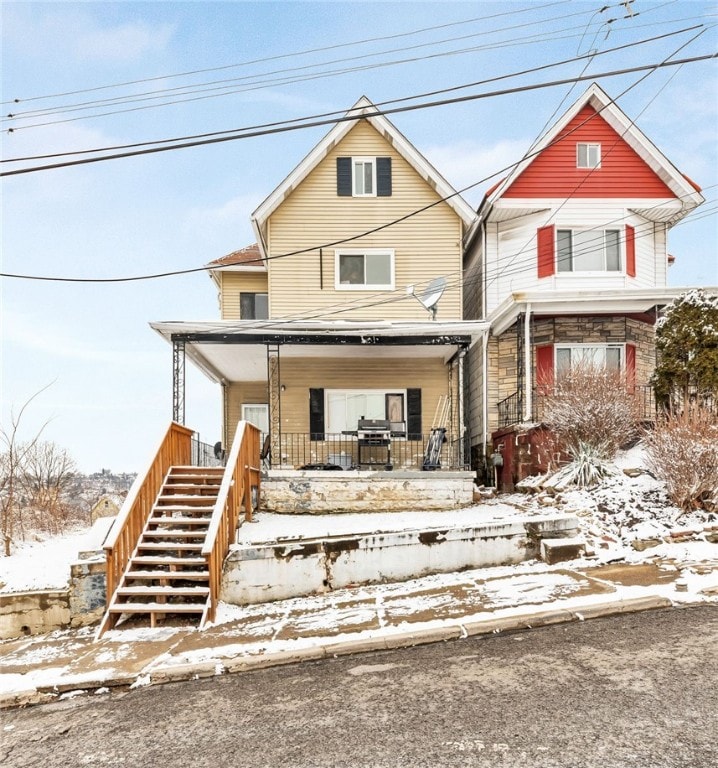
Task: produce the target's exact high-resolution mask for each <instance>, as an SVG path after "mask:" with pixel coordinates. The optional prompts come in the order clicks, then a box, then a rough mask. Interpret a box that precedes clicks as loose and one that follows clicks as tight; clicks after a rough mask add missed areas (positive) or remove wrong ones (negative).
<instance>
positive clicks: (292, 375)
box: [152, 98, 483, 469]
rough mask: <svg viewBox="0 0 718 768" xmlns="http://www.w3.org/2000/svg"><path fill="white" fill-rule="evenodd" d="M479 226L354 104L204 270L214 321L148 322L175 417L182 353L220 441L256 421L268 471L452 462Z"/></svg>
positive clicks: (461, 454) (462, 410)
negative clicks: (202, 380) (217, 424)
mask: <svg viewBox="0 0 718 768" xmlns="http://www.w3.org/2000/svg"><path fill="white" fill-rule="evenodd" d="M474 220H475V213H474V211H473V210H472V208H471V207H470V206H469V205H468V204H467V203H466V202H465V201H464V200H463V199H462V198H461V197H460V196H459V195H458V194H457V193H456V191H455V190H454V189H453V188H452V187H451V186H450V185H449V184H448V182H447V181H446V180H445V179H444V178H443V177H442V176H441V175H440V174H439V173H438V171H436V169H435V168H433V166H431V164H430V163H429V162H428V161H427V160H426V158H424V157H423V156H422V155H421V154H420V153H419V152H418V151H417V150H416V148H415V147H413V146H412V145H411V144H410V143H409V142H408V141H407V139H406V138H405V137H404V136H402V134H401V133H399V131H397V129H396V128H395V127H394V126H393V125H392V124H391V122H390V121H389V120H387V119H386V117H384V116H383V115H381V114H379V112H378V110H377V109H376V108H375V107H374V106H373V105H372V104H371V103H370V102H369V101H368V100H367V99H366V98H362V99H360V100H359V101H358V102H357V104H356V105H355V106H354V107H353V108H352V109H351V110H349V112H348V113H347V114H346V116H345V117H344V118H343V119H341V120H339V121H338V122H337V123H336V124H335V125H334V127H333V128H332V129H331V130H330V131H329V133H328V134H327V135H326V136H325V137H324V138H323V139H322V140H321V141H320V142H319V143H318V144H317V145H316V146H315V147H314V149H312V150H311V152H310V153H309V154H308V155H307V156H306V157H305V158H304V159H303V160H302V161H301V162H300V163H299V165H297V167H296V168H295V169H294V170H293V171H292V172H291V173H290V174H289V175H288V176H287V177H286V178H285V179H284V180H283V181H282V182H281V183H280V184H279V186H277V188H276V189H275V190H274V191H273V192H272V193H271V194H270V195H269V196H268V197H267V198H266V199H265V200H264V202H263V203H262V204H261V205H260V206H259V207H258V208H257V210H256V211H255V212H254V213H253V214H252V224H253V227H254V230H255V233H256V239H257V242H256V244H253V245H250V246H248V247H246V248H243V249H241V250H238V251H235V252H233V253H231V254H229V255H228V256H225V257H223V258H220V259H217V260H216V261H213V262H211V264H210V265H209V267H210V274H211V276H212V279H213V280H214V282H215V283H216V285H217V287H218V289H219V296H220V309H221V319H220V320H219V321H217V322H212V323H197V322H190V321H188V322H165V323H153V324H152V327H153V328H154V329H155V330H157V331H158V332H159V333H161V334H162V335H163V336H164V337H165V338H166V339H167V340H168V341H169V342H170V343H172V345H173V350H174V355H173V359H174V419H175V421H180V422H182V421H183V415H184V414H183V410H184V365H185V358H187V357H188V358H189V359H190V360H191V361H192V362H193V363H194V364H195V365H197V366H198V367H199V368H200V369H201V370H203V371H204V372H205V373H206V374H207V375H208V376H209V377H210V378H211V379H213V380H214V381H216V382H218V383H220V384H221V387H222V392H223V414H224V416H223V418H224V423H223V444H224V447H225V448H226V447H228V446H229V444H230V442H231V439H232V436H233V433H234V429H235V426H236V424H237V422H238V420H239V419H245V420H247V421H250V422H253V423H255V424H257V425H258V426H259V427H260V428H261V430H262V431H263V432H264V433H265V435H266V436H267V437H266V440H265V462H266V463H267V464H268V465H269V466H271V467H282V468H298V467H307V466H312V467H313V466H321V467H326V466H339V467H342V468H349V467H365V468H366V467H367V466H372V465H376V466H394V467H406V468H414V469H416V468H422V467H424V468H430V467H431V468H437V467H438V466H442V467H451V468H463V467H464V466H465V465H466V464H468V455H467V453H466V450H465V438H466V430H465V423H466V414H467V411H466V407H465V404H464V399H463V393H464V391H465V390H466V389H467V387H466V381H465V376H466V370H465V367H464V359H465V355H466V353H467V351H468V350H469V348H470V347H471V346H472V345H473V344H474V343H475V342H476V341H477V340H478V339H479V338H480V336H481V333H482V329H483V323H481V322H477V321H472V322H466V321H464V319H463V304H464V297H463V287H462V268H463V267H462V260H463V246H462V243H463V241H464V238H465V236H466V234H467V232H468V231H469V229H470V227H471V225H472V223H473V222H474ZM432 430H433V432H432ZM437 430H445V432H440V433H437ZM437 435H440V437H441V439H440V440H439V438H438V436H437ZM432 438H433V441H434V442H433V444H432ZM430 447H433V449H437V450H438V452H437V450H434V454H433V455H432V457H431V459H430V460H429V461H428V463H427V455H428V454H427V450H428V449H429V448H430Z"/></svg>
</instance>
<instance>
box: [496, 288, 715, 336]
mask: <svg viewBox="0 0 718 768" xmlns="http://www.w3.org/2000/svg"><path fill="white" fill-rule="evenodd" d="M689 290H691V289H690V288H686V287H680V288H659V289H656V288H638V289H635V290H623V291H621V292H620V293H617V292H616V291H568V290H562V291H522V292H520V293H514V294H512V295H511V296H509V297H508V298H506V299H504V301H502V302H501V304H499V306H498V307H496V309H495V310H494V311H493V312H492V313H491V315H490V317H489V322H490V324H491V333H492V335H493V336H499V335H501V334H502V333H503V332H504V331H506V330H507V329H508V328H510V327H511V326H512V325H513V324H514V323H515V322H516V318H517V317H518V316H519V314H520V313H521V312H523V311H525V308H526V306H527V305H528V304H530V305H531V311H532V312H533V314H562V315H590V314H606V313H609V312H619V313H624V312H645V311H647V310H648V309H650V308H651V307H654V306H656V305H665V304H670V303H671V302H672V301H673V300H674V299H677V298H678V297H679V296H681V295H682V294H684V293H685V292H686V291H689ZM704 290H706V291H708V292H711V291H713V290H714V289H712V288H704Z"/></svg>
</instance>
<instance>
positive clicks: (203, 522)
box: [148, 515, 210, 527]
mask: <svg viewBox="0 0 718 768" xmlns="http://www.w3.org/2000/svg"><path fill="white" fill-rule="evenodd" d="M209 520H210V518H209V517H181V516H180V515H178V516H177V517H171V516H168V515H160V516H158V517H151V518H150V519H149V520H148V523H149V524H150V525H196V526H198V527H199V526H204V527H206V526H208V525H209Z"/></svg>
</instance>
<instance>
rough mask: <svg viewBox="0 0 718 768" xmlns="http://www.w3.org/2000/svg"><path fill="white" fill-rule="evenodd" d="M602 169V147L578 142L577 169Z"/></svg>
mask: <svg viewBox="0 0 718 768" xmlns="http://www.w3.org/2000/svg"><path fill="white" fill-rule="evenodd" d="M600 167H601V145H600V144H586V143H582V142H578V143H577V144H576V168H600Z"/></svg>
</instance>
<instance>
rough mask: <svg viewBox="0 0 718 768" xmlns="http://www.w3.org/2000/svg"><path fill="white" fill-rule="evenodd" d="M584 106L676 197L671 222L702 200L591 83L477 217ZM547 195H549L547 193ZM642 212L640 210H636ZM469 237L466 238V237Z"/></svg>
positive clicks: (489, 195) (696, 189) (496, 189)
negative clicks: (597, 115) (676, 203)
mask: <svg viewBox="0 0 718 768" xmlns="http://www.w3.org/2000/svg"><path fill="white" fill-rule="evenodd" d="M586 107H591V108H592V109H593V110H594V111H595V112H597V113H598V114H599V115H600V117H601V118H602V119H603V120H604V121H605V122H606V123H607V124H608V125H609V126H610V128H612V129H613V130H614V131H615V132H616V133H617V134H618V135H619V136H620V137H621V138H622V139H623V141H625V143H626V144H627V145H628V147H630V149H631V150H633V151H634V152H635V153H636V154H637V155H638V157H639V158H640V159H641V160H643V162H644V163H645V164H646V165H647V166H648V168H650V170H651V171H653V173H654V174H655V175H656V176H657V177H658V179H660V181H661V182H662V183H663V184H664V185H665V187H666V188H667V190H668V191H670V193H671V194H672V195H674V196H675V198H677V199H678V201H679V203H680V206H679V208H677V209H674V212H673V213H672V215H671V216H670V219H669V220H670V222H671V223H674V222H675V221H677V220H678V219H680V218H682V217H683V216H685V215H686V214H687V213H688V212H689V211H691V210H692V209H693V208H695V207H696V206H698V205H700V204H701V203H702V202H703V196H702V195H701V194H700V188H699V187H698V186H697V185H696V184H695V183H694V182H693V181H691V180H690V179H689V178H688V177H687V176H685V175H684V174H682V173H681V172H680V171H679V170H678V169H677V168H676V167H675V165H673V163H672V162H671V161H670V160H669V159H668V158H667V157H666V156H665V155H664V154H663V153H662V152H661V151H660V150H659V149H658V148H657V147H656V146H655V144H653V142H652V141H650V139H649V138H648V137H647V136H646V135H645V134H644V133H643V132H642V131H641V130H640V129H639V128H638V127H637V126H636V125H635V124H634V123H633V122H632V121H631V120H630V119H629V117H628V116H627V115H626V114H625V113H624V112H623V111H622V110H621V109H620V108H619V107H618V105H617V104H616V103H615V102H613V101H612V100H611V98H610V97H609V96H608V94H607V93H606V92H605V91H604V90H603V89H602V88H601V87H600V86H599V85H598V84H597V83H593V84H592V85H591V86H590V87H589V88H588V89H587V90H586V91H585V92H584V93H583V95H582V96H581V97H580V98H579V99H578V100H577V101H576V102H574V104H573V105H572V106H571V107H570V108H569V109H568V110H567V111H566V112H565V113H564V114H563V115H562V116H561V118H559V120H558V121H557V122H556V123H554V125H553V126H551V127H550V128H548V129H547V130H546V131H545V132H544V133H543V134H542V135H541V136H540V137H539V138H538V139H537V140H536V142H535V143H534V144H533V146H532V147H531V149H530V150H529V153H527V154H528V155H529V156H528V157H526V158H524V159H523V160H522V161H521V162H520V163H518V164H517V165H516V166H515V167H514V168H513V170H512V171H511V172H510V173H509V175H508V176H507V177H506V178H505V179H503V180H502V181H501V182H500V183H499V184H498V185H496V186H495V187H494V188H492V189H491V190H489V192H487V194H486V196H485V197H484V200H483V201H482V203H481V205H480V207H479V219H480V220H481V219H483V218H485V216H486V215H487V214H488V212H489V211H490V209H491V207H492V206H493V204H494V203H496V202H497V201H499V200H500V199H501V198H502V197H503V196H504V195H505V193H506V192H507V191H508V190H509V188H510V187H511V186H512V185H513V184H514V182H515V181H516V180H517V179H518V178H519V176H521V174H522V173H523V172H524V171H525V170H526V169H527V168H528V167H529V166H530V165H531V164H532V163H533V162H534V161H535V159H536V158H537V157H538V156H539V155H540V154H541V153H542V152H543V150H544V149H546V148H547V147H550V146H551V145H552V143H553V142H554V141H555V140H556V138H557V137H560V135H561V133H562V131H564V130H565V129H566V127H567V126H568V125H569V123H571V121H572V120H574V119H575V118H576V116H577V115H578V114H579V113H580V112H581V110H583V109H585V108H586ZM546 197H550V195H548V194H547V195H546ZM637 212H638V213H642V211H637ZM467 239H468V238H467Z"/></svg>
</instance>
